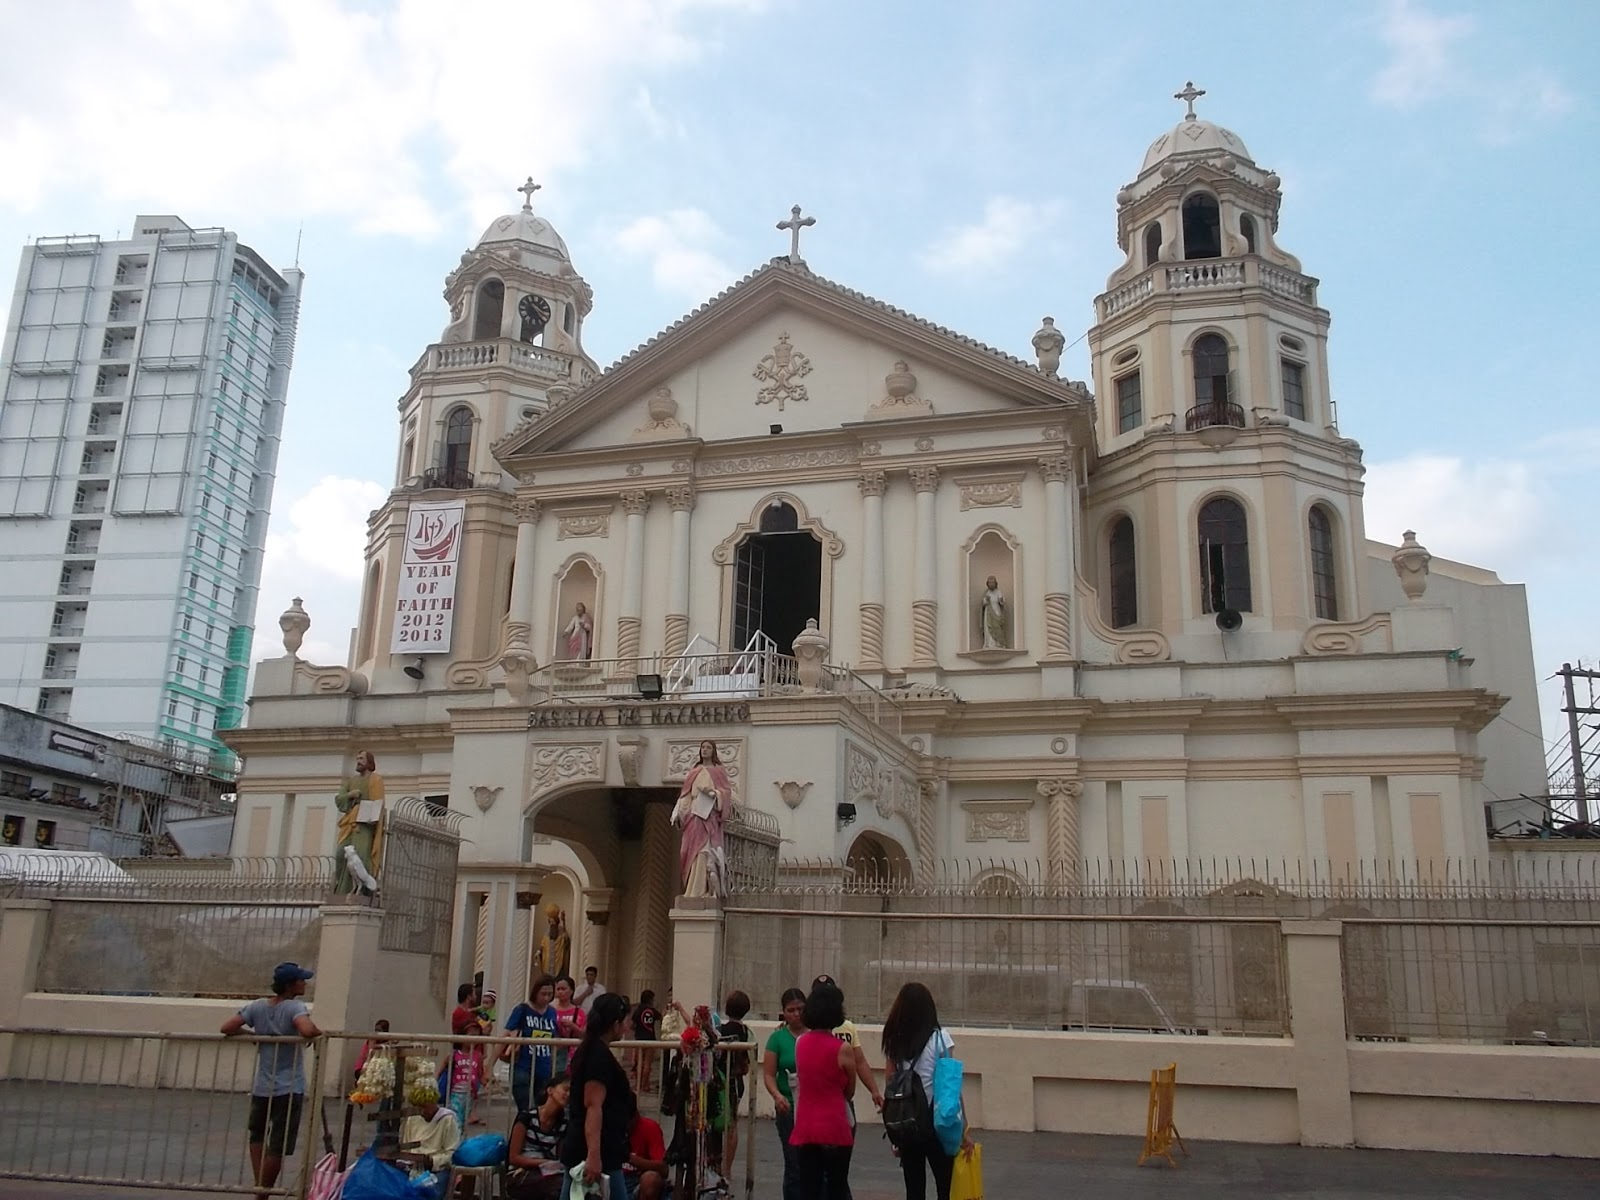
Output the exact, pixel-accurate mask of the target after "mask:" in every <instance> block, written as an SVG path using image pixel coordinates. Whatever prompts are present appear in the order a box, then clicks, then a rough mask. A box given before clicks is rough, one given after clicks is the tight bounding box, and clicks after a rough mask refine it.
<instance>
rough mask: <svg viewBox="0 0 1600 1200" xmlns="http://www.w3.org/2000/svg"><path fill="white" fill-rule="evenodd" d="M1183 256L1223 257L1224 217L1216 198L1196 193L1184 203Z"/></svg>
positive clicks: (1203, 193)
mask: <svg viewBox="0 0 1600 1200" xmlns="http://www.w3.org/2000/svg"><path fill="white" fill-rule="evenodd" d="M1183 256H1184V258H1221V257H1222V215H1221V213H1220V212H1219V211H1218V209H1217V198H1216V197H1215V196H1211V195H1208V194H1207V193H1205V192H1196V193H1195V194H1194V195H1192V196H1190V197H1189V198H1188V199H1186V200H1185V201H1184V202H1183Z"/></svg>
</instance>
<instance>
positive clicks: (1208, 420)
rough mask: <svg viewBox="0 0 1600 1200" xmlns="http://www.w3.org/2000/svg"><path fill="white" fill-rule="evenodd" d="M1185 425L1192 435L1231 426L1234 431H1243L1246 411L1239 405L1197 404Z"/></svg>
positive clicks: (1187, 417)
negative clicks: (1203, 430)
mask: <svg viewBox="0 0 1600 1200" xmlns="http://www.w3.org/2000/svg"><path fill="white" fill-rule="evenodd" d="M1183 425H1184V428H1185V429H1187V430H1188V431H1189V432H1190V433H1195V432H1196V431H1198V430H1201V429H1211V428H1214V427H1216V426H1229V425H1231V426H1232V427H1233V428H1234V429H1243V428H1244V409H1243V408H1241V407H1239V405H1237V404H1227V403H1222V404H1217V403H1207V404H1197V405H1195V406H1194V407H1193V408H1191V409H1190V410H1189V413H1188V415H1187V416H1186V417H1184V419H1183Z"/></svg>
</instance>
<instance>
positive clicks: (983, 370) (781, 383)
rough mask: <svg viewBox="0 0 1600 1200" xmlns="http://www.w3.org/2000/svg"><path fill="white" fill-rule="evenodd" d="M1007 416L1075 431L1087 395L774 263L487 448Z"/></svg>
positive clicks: (515, 454)
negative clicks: (1046, 415) (1023, 415)
mask: <svg viewBox="0 0 1600 1200" xmlns="http://www.w3.org/2000/svg"><path fill="white" fill-rule="evenodd" d="M902 363H903V364H905V367H904V368H903V369H902V368H901V367H900V364H902ZM908 375H909V376H911V377H912V380H911V386H910V389H909V391H908V390H907V383H908V380H907V378H906V377H907V376H908ZM663 389H667V391H668V392H670V396H666V395H664V394H663ZM1018 410H1035V411H1038V410H1047V411H1052V412H1055V413H1059V414H1060V415H1061V416H1062V418H1063V419H1064V421H1066V422H1068V423H1072V422H1073V421H1079V422H1082V423H1084V426H1085V433H1087V423H1088V422H1089V421H1091V420H1092V413H1093V401H1092V399H1091V398H1090V397H1089V395H1088V393H1087V391H1086V390H1085V389H1084V388H1083V386H1082V385H1081V384H1076V383H1072V382H1069V381H1067V380H1064V379H1058V378H1053V377H1050V376H1047V375H1044V374H1042V373H1041V372H1040V371H1039V370H1038V369H1037V368H1036V367H1034V366H1032V365H1031V364H1029V363H1026V362H1023V361H1022V360H1020V359H1017V358H1014V357H1012V356H1011V355H1008V354H1005V353H1003V352H1002V351H998V350H995V349H992V348H991V347H988V346H985V345H983V344H981V343H979V342H976V341H974V340H973V339H971V338H966V337H963V336H961V335H960V334H957V333H954V332H952V331H950V330H948V329H944V328H942V327H940V326H938V325H935V324H933V323H932V322H928V321H924V320H922V319H921V318H918V317H915V316H912V315H911V314H909V313H906V312H903V311H901V310H899V309H896V308H893V307H891V306H889V305H887V304H884V303H882V302H881V301H878V300H874V299H872V298H871V297H870V296H864V295H862V294H861V293H859V292H854V291H851V290H850V289H848V288H844V287H841V286H840V285H838V284H835V283H832V282H830V281H828V280H826V279H823V278H822V277H820V276H818V275H815V274H813V273H812V272H811V271H809V270H808V269H806V268H805V267H803V266H792V265H790V264H789V263H788V262H787V260H782V259H780V260H777V261H776V262H774V263H772V264H769V265H768V266H765V267H763V268H761V269H760V270H759V271H756V272H755V273H754V274H752V275H750V276H748V277H746V278H745V279H744V280H742V281H741V282H740V283H738V284H736V285H734V286H733V287H732V288H730V289H729V290H728V291H726V292H724V293H722V294H721V295H720V296H718V297H716V298H715V299H713V300H711V301H710V302H708V303H707V304H705V305H703V306H702V307H700V308H698V309H696V310H695V311H694V312H692V313H690V314H689V315H688V316H686V317H684V318H683V319H682V320H680V321H678V322H677V323H675V324H674V325H672V326H670V327H668V328H667V329H666V330H664V331H662V332H661V333H660V334H658V335H657V336H656V337H654V338H652V339H651V340H650V341H648V342H646V343H645V344H644V345H642V346H640V347H639V348H638V349H637V350H635V351H634V352H633V353H631V354H629V355H627V356H626V357H624V358H623V359H621V360H620V361H618V362H617V363H616V364H615V365H614V366H612V367H611V368H610V369H608V370H607V371H605V372H604V373H603V374H602V375H601V376H600V377H599V378H597V379H596V380H595V381H594V382H593V383H591V384H589V385H588V386H587V387H585V388H584V389H583V390H582V391H580V392H577V393H575V394H573V395H572V396H570V397H569V398H566V399H565V400H563V402H562V403H560V404H559V405H557V406H556V407H554V408H552V409H551V410H550V411H548V412H545V413H541V414H540V415H539V416H537V417H536V418H534V419H533V420H531V421H529V422H527V423H526V424H524V425H522V426H521V427H519V428H518V429H516V430H514V431H513V432H511V433H510V434H508V435H507V436H506V437H504V438H502V439H501V440H500V441H499V442H498V443H496V445H495V446H494V453H495V456H496V458H498V459H499V460H500V461H501V463H502V464H504V465H506V466H507V467H508V468H510V469H513V470H515V469H517V468H518V467H519V466H530V465H531V464H530V463H528V462H526V460H527V459H528V457H529V456H532V455H544V454H549V453H552V452H571V451H583V450H602V449H606V448H611V447H617V446H623V445H629V444H633V443H640V442H646V443H652V444H662V443H670V442H672V441H684V442H686V441H688V440H689V439H691V438H692V439H695V440H697V441H701V440H703V441H728V440H738V439H743V438H749V437H755V436H764V435H766V434H768V433H769V432H770V429H771V426H773V425H781V426H782V427H783V431H784V432H785V433H821V432H825V431H829V430H839V429H840V428H841V427H843V426H846V425H854V424H857V423H861V422H874V421H885V422H888V421H894V420H898V419H901V418H903V417H916V416H932V415H937V416H940V417H954V416H961V415H963V414H971V415H973V416H974V417H976V418H978V419H981V418H982V415H983V414H984V413H991V412H992V413H1008V412H1017V411H1018Z"/></svg>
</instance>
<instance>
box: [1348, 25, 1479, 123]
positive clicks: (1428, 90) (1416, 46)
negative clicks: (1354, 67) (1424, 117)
mask: <svg viewBox="0 0 1600 1200" xmlns="http://www.w3.org/2000/svg"><path fill="white" fill-rule="evenodd" d="M1473 29H1474V22H1473V20H1472V18H1471V17H1445V16H1436V15H1435V14H1433V13H1430V12H1428V11H1427V10H1426V9H1424V8H1422V7H1421V6H1420V5H1417V4H1414V3H1412V2H1411V0H1390V4H1389V7H1388V11H1387V12H1386V13H1385V14H1384V18H1383V23H1382V26H1381V27H1380V29H1379V32H1378V37H1379V39H1380V40H1381V41H1382V42H1383V44H1384V45H1385V46H1386V47H1387V48H1388V50H1389V61H1388V62H1386V63H1385V64H1384V65H1383V69H1382V70H1380V71H1379V72H1378V76H1377V78H1376V79H1374V80H1373V83H1372V96H1373V98H1374V99H1375V100H1377V101H1379V102H1380V103H1383V104H1388V105H1392V106H1393V107H1395V108H1411V107H1414V106H1415V105H1418V104H1421V103H1423V102H1424V101H1427V100H1433V99H1436V98H1438V97H1439V96H1442V95H1446V94H1448V93H1450V92H1452V91H1454V90H1455V88H1456V80H1455V76H1456V75H1457V73H1458V72H1459V70H1460V67H1459V66H1458V65H1457V64H1456V63H1455V62H1454V61H1453V58H1452V56H1453V54H1454V53H1455V46H1456V43H1458V42H1460V41H1461V40H1462V39H1463V38H1465V37H1467V36H1468V35H1470V34H1471V33H1472V31H1473Z"/></svg>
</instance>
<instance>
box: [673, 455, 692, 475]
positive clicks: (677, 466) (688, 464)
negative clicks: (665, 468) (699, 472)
mask: <svg viewBox="0 0 1600 1200" xmlns="http://www.w3.org/2000/svg"><path fill="white" fill-rule="evenodd" d="M693 470H694V462H693V460H691V459H687V458H675V459H673V460H672V473H673V474H674V475H687V474H689V473H690V472H691V471H693Z"/></svg>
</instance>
